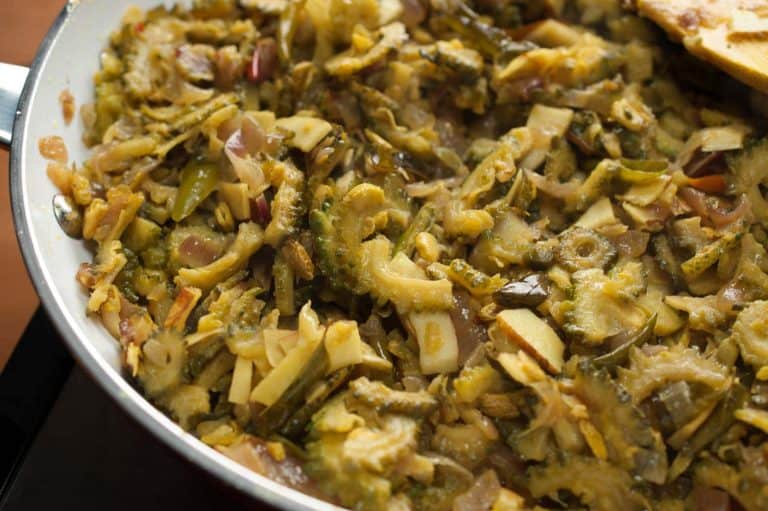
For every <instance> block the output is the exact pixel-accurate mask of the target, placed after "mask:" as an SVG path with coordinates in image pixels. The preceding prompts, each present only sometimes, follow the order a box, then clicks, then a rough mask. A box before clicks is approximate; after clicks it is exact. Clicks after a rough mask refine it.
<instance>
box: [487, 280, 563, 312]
mask: <svg viewBox="0 0 768 511" xmlns="http://www.w3.org/2000/svg"><path fill="white" fill-rule="evenodd" d="M548 287H549V280H548V279H547V277H546V276H545V275H544V274H541V273H531V274H530V275H528V276H526V277H523V278H522V279H520V280H518V281H515V282H509V283H507V284H504V286H502V288H501V289H499V290H498V291H496V292H495V293H494V294H493V300H494V301H495V302H496V303H498V304H499V305H501V306H502V307H538V306H539V305H541V304H542V303H543V302H544V301H545V300H546V299H547V297H548V296H549V290H548Z"/></svg>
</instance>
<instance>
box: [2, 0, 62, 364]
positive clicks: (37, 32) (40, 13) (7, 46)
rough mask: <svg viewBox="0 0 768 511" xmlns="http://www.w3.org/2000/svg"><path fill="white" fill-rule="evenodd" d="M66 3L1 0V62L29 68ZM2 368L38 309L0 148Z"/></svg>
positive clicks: (46, 0) (49, 0)
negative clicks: (15, 221) (20, 250)
mask: <svg viewBox="0 0 768 511" xmlns="http://www.w3.org/2000/svg"><path fill="white" fill-rule="evenodd" d="M64 3H65V2H64V0H0V62H10V63H13V64H21V65H29V64H30V63H31V62H32V59H33V57H34V56H35V52H36V50H37V46H38V45H39V44H40V41H41V40H42V38H43V36H44V35H45V33H46V31H47V30H48V27H49V26H50V25H51V23H52V22H53V20H54V18H55V17H56V15H57V14H58V13H59V11H60V10H61V8H62V7H63V6H64ZM0 176H5V177H3V178H2V179H0V285H2V289H1V290H0V369H1V368H2V367H3V366H4V365H5V362H6V360H7V359H8V356H9V355H10V354H11V351H13V347H14V346H15V345H16V341H17V340H18V338H19V336H20V335H21V333H22V331H23V330H24V327H25V326H26V324H27V321H29V318H30V317H31V316H32V313H33V312H34V310H35V308H36V307H37V304H38V300H37V295H36V294H35V291H34V289H33V288H32V285H31V284H30V282H29V278H28V277H27V271H26V269H25V268H24V263H23V262H22V259H21V254H20V253H19V246H18V243H17V242H16V235H15V233H14V228H13V221H12V218H11V203H10V198H9V194H8V178H7V176H8V154H7V153H6V152H5V151H3V150H1V149H0Z"/></svg>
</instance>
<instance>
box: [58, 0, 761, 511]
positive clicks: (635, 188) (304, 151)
mask: <svg viewBox="0 0 768 511" xmlns="http://www.w3.org/2000/svg"><path fill="white" fill-rule="evenodd" d="M676 52H678V53H679V51H678V50H675V49H674V48H672V47H670V46H669V45H668V43H666V42H665V41H664V36H663V35H662V33H661V32H660V31H658V30H657V29H655V28H653V27H652V26H651V25H650V24H649V23H648V22H646V21H644V20H643V19H641V18H640V17H638V16H637V15H635V14H634V13H633V12H631V11H629V10H626V9H625V8H624V7H623V6H622V5H620V2H619V1H618V0H616V1H611V0H602V1H601V0H575V1H568V2H562V1H554V0H549V1H544V0H541V1H504V0H476V1H474V2H472V1H467V2H462V1H458V0H431V2H427V1H425V0H355V1H348V0H305V1H301V0H300V1H289V0H240V1H239V2H235V1H232V0H199V1H196V2H194V3H193V5H192V7H190V8H188V9H186V8H181V7H176V8H173V9H165V8H157V9H154V10H150V11H148V12H140V11H138V10H131V11H129V12H128V13H126V15H125V18H124V22H123V24H122V26H121V27H120V28H119V29H118V30H117V31H115V32H114V33H113V34H112V36H111V39H110V41H109V45H108V47H107V48H106V49H105V50H104V52H103V54H102V55H101V69H100V71H99V72H98V73H97V74H96V76H95V99H94V101H93V103H91V104H88V105H86V106H84V108H83V109H82V112H81V114H82V118H83V121H84V124H85V134H84V139H85V141H86V143H87V144H89V145H90V146H92V152H91V156H90V158H89V159H88V161H86V162H83V163H82V164H78V165H67V164H65V163H63V162H53V163H51V165H50V166H49V169H48V172H49V175H50V176H51V178H52V179H53V181H54V182H55V183H56V185H57V186H58V187H59V188H60V189H61V191H62V192H63V193H64V194H66V195H67V196H68V197H69V199H70V201H71V202H72V203H74V204H76V205H77V207H78V209H77V210H76V211H75V212H74V213H73V214H74V218H73V219H72V220H73V224H72V225H75V226H76V230H77V234H80V235H82V237H83V238H85V240H88V242H89V243H91V246H92V247H93V249H94V259H93V261H90V262H86V263H84V264H83V265H82V267H81V268H80V271H79V272H78V274H77V279H78V281H79V282H80V283H81V284H82V286H83V288H84V289H86V290H87V291H88V292H89V294H90V298H89V301H88V307H87V308H88V313H89V314H91V315H93V316H94V317H97V318H100V319H101V321H102V322H103V324H104V326H105V327H106V328H107V329H108V330H109V332H111V333H112V335H113V336H114V337H115V338H116V339H117V340H118V341H119V343H120V346H121V347H122V353H123V357H124V361H125V367H126V372H127V373H128V374H129V376H130V377H131V378H132V379H134V380H135V382H136V384H137V386H138V387H139V388H140V389H141V390H142V392H143V393H144V394H145V395H146V396H147V397H148V398H149V399H150V400H151V401H152V402H153V403H155V404H156V405H157V406H158V407H159V408H161V409H162V410H164V411H165V412H167V413H168V415H170V416H171V417H172V418H173V419H174V420H176V421H177V422H178V423H179V424H180V425H181V427H182V428H184V429H186V430H188V431H190V432H191V433H192V434H194V435H196V436H197V437H199V438H200V440H201V441H203V442H205V443H206V444H208V445H210V446H212V447H214V448H216V449H218V450H220V451H221V452H223V453H224V454H225V455H227V456H230V457H231V458H233V459H235V460H237V461H239V462H241V463H243V464H245V465H246V466H249V467H250V468H252V469H253V470H255V471H257V472H259V473H262V474H264V475H266V476H268V477H271V478H273V479H275V480H277V481H279V482H281V483H283V484H286V485H288V486H291V487H294V488H297V489H299V490H302V491H305V492H307V493H309V494H312V495H315V496H320V497H321V498H324V499H326V500H329V501H331V502H335V503H338V504H341V505H344V506H348V507H351V508H354V509H359V510H364V511H368V510H414V511H415V510H455V511H475V510H489V509H492V510H494V511H511V510H523V509H551V510H556V509H589V510H593V511H611V510H618V509H621V510H629V511H631V510H641V509H655V510H670V511H672V510H683V509H696V510H710V509H712V510H714V509H718V510H719V509H729V507H728V506H729V505H731V504H729V501H732V502H738V505H740V506H741V507H742V508H744V509H746V510H749V511H758V510H765V509H768V466H767V463H768V441H767V437H766V433H767V432H768V301H766V299H768V256H767V255H766V250H765V243H766V241H767V240H768V230H766V229H767V228H768V204H766V199H765V197H764V194H765V192H766V183H768V142H766V141H765V140H764V139H763V138H761V137H762V130H761V128H760V126H759V125H758V124H757V123H756V121H754V120H753V119H751V118H750V117H749V116H748V115H747V114H745V112H744V111H742V110H740V109H739V107H738V106H736V105H735V104H724V103H722V102H719V101H717V100H716V99H715V98H712V97H709V96H706V95H702V94H701V93H700V92H697V93H695V94H693V93H689V92H687V90H688V89H690V87H688V86H681V85H679V83H678V82H677V81H675V79H674V77H673V73H672V72H673V71H675V67H676V66H677V64H676V62H678V61H679V60H680V59H678V60H675V59H673V58H672V57H673V55H675V54H676ZM705 76H709V75H705ZM704 82H706V80H703V81H702V82H701V83H699V84H698V85H700V86H702V87H705V88H706V86H710V87H711V88H715V89H716V88H717V86H714V87H712V85H713V84H712V83H704ZM48 142H50V140H49V141H48ZM47 152H48V154H51V151H50V147H48V151H47ZM53 153H54V154H53V156H54V157H55V156H56V154H55V153H56V151H53ZM59 156H60V153H59ZM60 159H61V158H60ZM65 159H66V158H64V160H65ZM78 212H79V213H78ZM712 506H719V507H712Z"/></svg>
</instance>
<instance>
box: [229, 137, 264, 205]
mask: <svg viewBox="0 0 768 511" xmlns="http://www.w3.org/2000/svg"><path fill="white" fill-rule="evenodd" d="M224 154H226V155H227V158H228V159H229V162H230V163H231V164H232V169H233V170H234V171H235V175H237V178H238V179H239V180H240V181H241V182H242V183H245V184H247V185H248V188H249V190H250V192H251V195H252V196H258V195H260V194H261V193H263V192H264V190H266V189H267V188H268V187H269V184H268V183H267V180H266V178H265V177H264V171H263V170H262V169H261V166H260V165H259V163H258V162H257V161H256V160H254V159H253V158H251V157H250V155H249V154H248V150H247V147H246V141H245V139H244V138H243V131H242V129H239V130H236V131H235V132H234V133H232V135H231V136H230V137H229V138H228V139H227V142H226V144H225V145H224Z"/></svg>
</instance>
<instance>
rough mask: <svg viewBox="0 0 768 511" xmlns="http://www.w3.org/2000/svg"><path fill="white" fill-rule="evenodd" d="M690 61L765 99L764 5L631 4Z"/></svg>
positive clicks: (767, 16) (722, 1)
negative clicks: (707, 64)
mask: <svg viewBox="0 0 768 511" xmlns="http://www.w3.org/2000/svg"><path fill="white" fill-rule="evenodd" d="M637 10H638V12H639V13H640V14H641V15H643V16H645V17H647V18H650V19H651V20H653V21H654V22H655V23H657V24H658V25H660V26H661V27H662V28H663V29H664V30H666V31H667V32H668V33H669V35H670V36H671V37H672V38H674V39H677V40H679V41H681V42H682V43H683V45H684V46H685V48H686V49H687V50H688V51H689V52H690V53H692V54H693V55H695V56H697V57H699V58H701V59H703V60H706V61H708V62H710V63H711V64H714V65H715V66H717V67H719V68H720V69H722V70H723V71H725V72H727V73H729V74H730V75H732V76H733V77H735V78H737V79H738V80H741V81H742V82H744V83H746V84H748V85H750V86H752V87H754V88H756V89H758V90H760V91H762V92H764V93H768V0H637Z"/></svg>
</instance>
